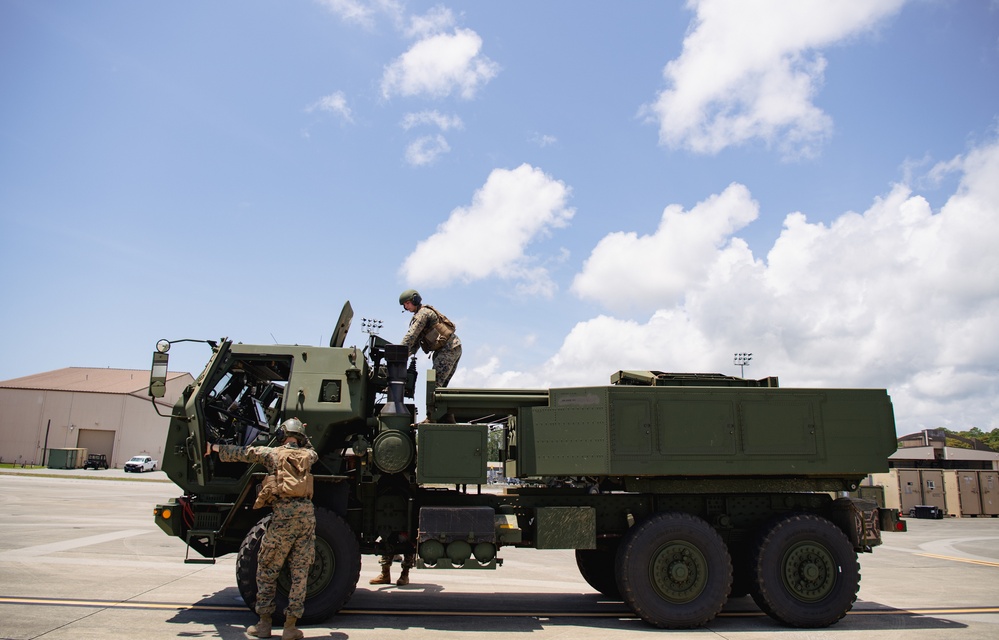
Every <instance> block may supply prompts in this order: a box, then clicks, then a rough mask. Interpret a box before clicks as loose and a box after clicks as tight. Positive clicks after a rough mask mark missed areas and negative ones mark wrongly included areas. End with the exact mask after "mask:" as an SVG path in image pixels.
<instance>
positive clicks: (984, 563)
mask: <svg viewBox="0 0 999 640" xmlns="http://www.w3.org/2000/svg"><path fill="white" fill-rule="evenodd" d="M916 555H917V556H923V557H924V558H936V559H937V560H953V561H954V562H966V563H968V564H977V565H981V566H983V567H999V562H989V561H988V560H972V559H970V558H958V557H956V556H938V555H937V554H935V553H917V554H916Z"/></svg>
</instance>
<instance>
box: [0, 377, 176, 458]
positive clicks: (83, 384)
mask: <svg viewBox="0 0 999 640" xmlns="http://www.w3.org/2000/svg"><path fill="white" fill-rule="evenodd" d="M193 382H194V378H193V377H192V376H191V374H189V373H183V372H178V373H174V372H171V373H170V374H169V376H168V378H167V386H166V395H165V397H163V398H161V399H158V400H157V402H156V405H157V407H158V408H159V412H160V413H162V414H164V415H168V414H169V413H170V410H171V407H172V406H173V404H174V403H175V402H176V401H177V398H178V397H180V394H181V392H182V391H183V390H184V388H185V387H186V386H187V385H189V384H192V383H193ZM148 387H149V371H148V370H134V369H91V368H86V367H68V368H65V369H58V370H56V371H50V372H48V373H38V374H35V375H30V376H25V377H23V378H15V379H13V380H6V381H4V382H0V461H3V462H15V463H27V464H45V462H46V461H47V460H48V456H47V453H48V452H49V451H51V450H52V449H76V448H85V449H87V452H88V453H92V454H104V455H106V456H107V460H108V464H109V465H110V466H111V467H114V468H121V467H122V465H124V464H125V461H126V460H128V459H129V458H130V457H132V456H134V455H137V454H140V453H143V454H148V455H151V456H152V457H153V458H154V459H156V460H158V461H160V462H162V460H163V444H164V442H165V441H166V431H167V427H168V426H169V419H168V418H165V417H161V416H160V415H158V414H157V412H156V410H155V409H154V408H153V404H152V402H151V401H150V398H149V396H148V394H147V388H148ZM84 461H85V457H84V458H82V459H81V460H80V461H79V465H77V466H82V463H83V462H84ZM157 468H159V464H157Z"/></svg>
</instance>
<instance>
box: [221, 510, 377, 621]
mask: <svg viewBox="0 0 999 640" xmlns="http://www.w3.org/2000/svg"><path fill="white" fill-rule="evenodd" d="M270 522H271V516H270V515H268V516H266V517H264V518H262V519H261V520H260V522H258V523H257V524H256V525H254V527H253V528H252V529H250V532H249V533H247V534H246V537H245V538H244V539H243V543H242V544H241V545H240V547H239V554H238V555H237V556H236V585H237V586H238V587H239V594H240V595H241V596H243V602H245V603H246V606H248V607H249V608H250V610H251V611H252V610H254V608H255V605H256V603H257V552H258V551H259V549H260V541H261V540H262V539H263V537H264V531H266V530H267V525H269V524H270ZM360 576H361V552H360V549H359V548H358V546H357V537H356V536H355V535H354V532H353V530H351V528H350V526H349V525H348V524H347V523H346V522H345V521H344V520H343V518H341V517H340V516H338V515H337V514H335V513H333V512H332V511H329V510H328V509H320V508H317V509H316V559H315V561H314V562H313V563H312V569H311V570H310V571H309V587H308V591H307V594H306V596H305V614H304V615H303V616H302V619H301V621H300V622H301V623H302V624H317V623H320V622H322V621H324V620H326V619H327V618H329V617H330V616H332V615H333V614H334V613H336V612H337V611H339V610H340V609H341V608H343V605H344V604H346V603H347V600H349V599H350V596H351V595H353V593H354V589H355V588H356V587H357V580H358V578H360ZM290 586H291V579H290V577H289V574H288V568H287V567H285V568H284V569H282V570H281V574H280V575H279V576H278V584H277V598H276V599H275V606H276V610H275V612H274V618H275V619H276V620H282V619H283V617H284V610H285V608H286V607H287V606H288V588H289V587H290Z"/></svg>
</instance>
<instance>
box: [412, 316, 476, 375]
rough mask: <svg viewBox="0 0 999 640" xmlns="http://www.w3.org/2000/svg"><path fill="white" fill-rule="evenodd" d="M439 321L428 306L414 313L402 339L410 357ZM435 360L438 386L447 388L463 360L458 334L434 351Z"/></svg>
mask: <svg viewBox="0 0 999 640" xmlns="http://www.w3.org/2000/svg"><path fill="white" fill-rule="evenodd" d="M437 321H438V317H437V314H436V313H434V310H433V309H430V308H429V307H427V305H422V306H420V308H419V309H417V310H416V312H415V313H413V318H412V319H411V320H410V321H409V330H408V331H407V332H406V335H405V336H403V338H402V344H404V345H406V346H407V347H409V355H414V354H415V353H416V351H417V349H419V348H420V343H421V342H422V341H423V339H424V334H426V333H427V332H428V331H429V330H430V329H432V328H433V327H434V325H436V324H437ZM433 359H434V371H435V372H437V386H438V387H446V386H447V383H448V382H450V381H451V376H453V375H454V372H455V370H456V369H457V368H458V360H459V359H461V340H459V339H458V334H457V333H455V334H453V335H452V336H451V338H450V339H449V340H448V341H447V343H446V344H445V345H444V346H443V347H441V348H440V349H438V350H437V351H434V356H433Z"/></svg>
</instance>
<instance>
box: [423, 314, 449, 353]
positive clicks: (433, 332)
mask: <svg viewBox="0 0 999 640" xmlns="http://www.w3.org/2000/svg"><path fill="white" fill-rule="evenodd" d="M423 306H424V307H426V308H427V309H430V310H431V311H433V312H434V313H435V314H436V315H437V322H436V323H435V324H434V325H433V326H430V323H427V326H426V327H424V329H423V333H421V334H420V348H422V349H423V352H424V353H430V352H431V351H437V350H438V349H440V348H442V347H443V346H444V345H446V344H447V341H448V340H450V339H451V336H453V335H454V323H453V322H451V321H450V320H448V318H447V316H446V315H444V314H443V313H441V312H440V311H438V310H437V309H434V308H433V307H431V306H430V305H429V304H425V305H423Z"/></svg>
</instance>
